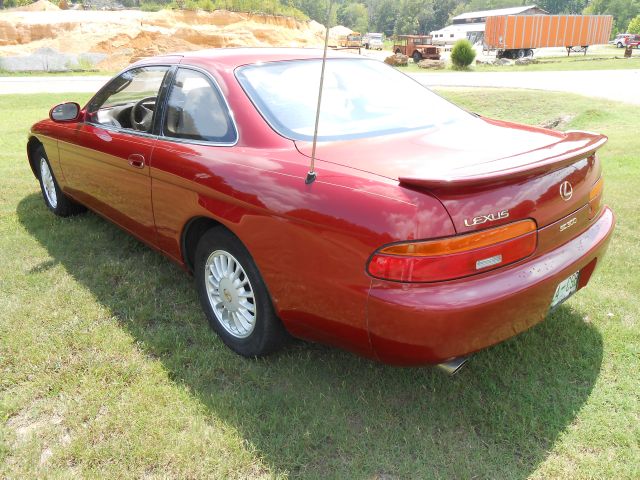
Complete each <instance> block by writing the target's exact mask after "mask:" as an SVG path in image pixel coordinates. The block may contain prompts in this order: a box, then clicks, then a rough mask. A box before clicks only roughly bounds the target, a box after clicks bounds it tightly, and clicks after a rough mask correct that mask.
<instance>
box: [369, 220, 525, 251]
mask: <svg viewBox="0 0 640 480" xmlns="http://www.w3.org/2000/svg"><path fill="white" fill-rule="evenodd" d="M535 229H536V223H535V222H534V221H533V220H523V221H521V222H515V223H510V224H508V225H502V226H500V227H495V228H490V229H488V230H481V231H479V232H475V233H470V234H467V235H459V236H456V237H449V238H443V239H441V240H433V241H427V242H416V243H401V244H398V245H391V246H389V247H385V248H383V249H382V250H380V253H385V254H389V255H410V256H415V257H430V256H434V255H448V254H451V253H458V252H464V251H467V250H472V249H475V248H482V247H487V246H489V245H495V244H496V243H500V242H504V241H505V240H510V239H512V238H515V237H519V236H520V235H524V234H526V233H529V232H533V231H535Z"/></svg>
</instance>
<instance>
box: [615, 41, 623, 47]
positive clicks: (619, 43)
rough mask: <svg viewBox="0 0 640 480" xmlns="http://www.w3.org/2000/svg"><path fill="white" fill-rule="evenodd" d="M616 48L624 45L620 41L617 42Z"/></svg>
mask: <svg viewBox="0 0 640 480" xmlns="http://www.w3.org/2000/svg"><path fill="white" fill-rule="evenodd" d="M616 46H617V47H618V48H622V47H623V46H624V45H622V42H618V44H617V45H616Z"/></svg>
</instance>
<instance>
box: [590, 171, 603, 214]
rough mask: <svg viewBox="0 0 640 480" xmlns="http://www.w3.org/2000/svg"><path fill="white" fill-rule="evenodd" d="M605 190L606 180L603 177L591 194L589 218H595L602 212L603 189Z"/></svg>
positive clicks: (594, 186)
mask: <svg viewBox="0 0 640 480" xmlns="http://www.w3.org/2000/svg"><path fill="white" fill-rule="evenodd" d="M603 188H604V180H603V178H602V177H600V178H599V179H598V181H597V182H596V183H595V184H594V185H593V187H592V188H591V191H590V192H589V218H593V217H595V216H596V215H597V213H598V212H599V211H600V206H601V205H602V189H603Z"/></svg>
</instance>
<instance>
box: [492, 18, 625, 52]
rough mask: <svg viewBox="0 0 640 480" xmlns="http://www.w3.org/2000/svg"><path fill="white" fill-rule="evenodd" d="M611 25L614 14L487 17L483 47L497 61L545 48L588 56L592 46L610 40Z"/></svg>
mask: <svg viewBox="0 0 640 480" xmlns="http://www.w3.org/2000/svg"><path fill="white" fill-rule="evenodd" d="M612 26H613V17H612V16H611V15H498V16H495V17H487V23H486V25H485V29H484V41H483V47H484V48H485V49H486V50H489V51H493V50H495V51H496V55H497V57H498V58H503V57H505V58H522V57H527V56H532V55H533V49H535V48H543V47H565V48H566V49H567V55H569V54H570V53H571V52H583V53H584V54H585V55H586V54H587V48H589V46H590V45H601V44H606V43H607V42H608V41H609V37H610V36H611V28H612Z"/></svg>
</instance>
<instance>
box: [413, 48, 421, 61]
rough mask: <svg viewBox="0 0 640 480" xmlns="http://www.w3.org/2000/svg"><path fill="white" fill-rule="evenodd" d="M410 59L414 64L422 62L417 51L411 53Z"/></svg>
mask: <svg viewBox="0 0 640 480" xmlns="http://www.w3.org/2000/svg"><path fill="white" fill-rule="evenodd" d="M412 57H413V62H414V63H418V62H419V61H420V60H422V54H421V53H420V52H418V51H415V52H413V55H412Z"/></svg>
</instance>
